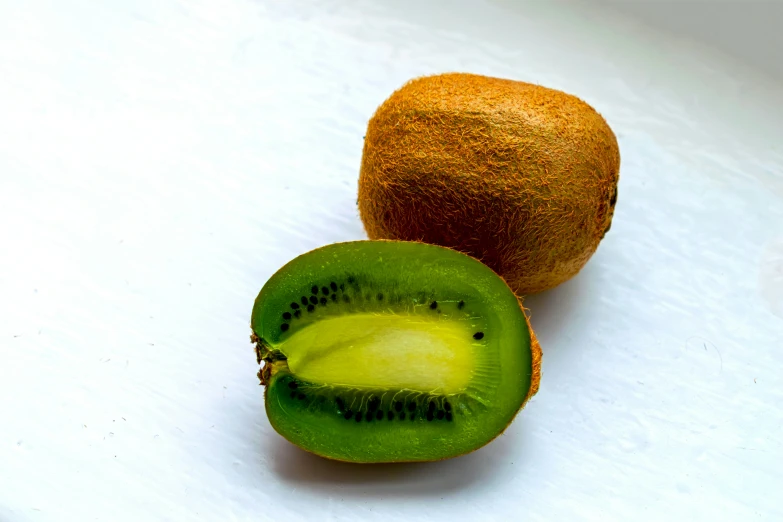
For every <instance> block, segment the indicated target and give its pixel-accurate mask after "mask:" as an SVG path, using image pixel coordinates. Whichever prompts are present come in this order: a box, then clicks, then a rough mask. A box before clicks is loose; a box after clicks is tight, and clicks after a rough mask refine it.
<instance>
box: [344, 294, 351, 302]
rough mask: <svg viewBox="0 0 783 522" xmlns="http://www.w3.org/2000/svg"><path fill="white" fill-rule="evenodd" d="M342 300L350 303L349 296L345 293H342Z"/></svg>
mask: <svg viewBox="0 0 783 522" xmlns="http://www.w3.org/2000/svg"><path fill="white" fill-rule="evenodd" d="M343 302H345V303H350V302H351V298H350V297H348V296H347V295H345V294H343Z"/></svg>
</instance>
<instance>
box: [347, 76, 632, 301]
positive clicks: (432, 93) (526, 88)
mask: <svg viewBox="0 0 783 522" xmlns="http://www.w3.org/2000/svg"><path fill="white" fill-rule="evenodd" d="M619 167H620V153H619V148H618V145H617V140H616V138H615V136H614V133H613V132H612V130H611V129H610V128H609V126H608V125H607V123H606V121H605V120H604V119H603V118H602V117H601V115H599V114H598V113H597V112H596V111H595V110H594V109H593V108H592V107H590V106H589V105H588V104H586V103H585V102H583V101H582V100H580V99H578V98H576V97H574V96H571V95H569V94H566V93H563V92H560V91H556V90H552V89H548V88H545V87H541V86H537V85H532V84H528V83H524V82H517V81H512V80H505V79H499V78H490V77H486V76H479V75H473V74H462V73H450V74H442V75H437V76H429V77H424V78H418V79H415V80H412V81H410V82H408V83H407V84H406V85H404V86H403V87H402V88H401V89H399V90H397V91H396V92H394V93H393V94H392V95H391V96H390V97H389V98H388V99H387V100H386V101H385V102H384V103H383V104H382V105H381V106H380V107H379V108H378V110H377V111H376V113H375V114H374V116H373V117H372V119H371V120H370V123H369V125H368V128H367V134H366V136H365V143H364V150H363V155H362V164H361V172H360V176H359V198H358V204H359V212H360V215H361V218H362V221H363V223H364V227H365V230H366V232H367V235H368V236H369V237H370V239H403V240H410V241H423V242H426V243H433V244H438V245H442V246H446V247H450V248H454V249H456V250H459V251H462V252H464V253H467V254H470V255H472V256H473V257H476V258H478V259H480V260H481V261H483V262H484V263H485V264H487V265H488V266H489V267H491V268H492V269H493V270H495V271H496V272H497V273H499V274H500V275H501V276H503V277H504V279H505V280H506V281H507V282H508V284H509V285H510V286H511V288H512V289H513V290H514V292H515V293H517V294H518V295H524V294H530V293H535V292H540V291H542V290H546V289H548V288H552V287H554V286H556V285H558V284H560V283H562V282H563V281H566V280H567V279H569V278H571V277H573V276H574V275H575V274H576V273H577V272H578V271H579V270H580V269H581V268H582V267H583V266H584V265H585V263H586V262H587V261H588V259H589V258H590V257H591V256H592V254H593V253H594V252H595V250H596V248H597V247H598V243H599V242H600V240H601V239H602V237H603V236H604V234H605V233H606V231H607V230H608V229H609V226H610V224H611V220H612V215H613V212H614V204H615V202H616V200H617V181H618V179H619Z"/></svg>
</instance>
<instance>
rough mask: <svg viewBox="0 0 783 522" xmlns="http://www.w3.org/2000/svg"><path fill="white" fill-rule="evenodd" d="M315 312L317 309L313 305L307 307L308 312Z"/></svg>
mask: <svg viewBox="0 0 783 522" xmlns="http://www.w3.org/2000/svg"><path fill="white" fill-rule="evenodd" d="M313 310H315V307H314V306H313V305H307V311H308V312H312V311H313Z"/></svg>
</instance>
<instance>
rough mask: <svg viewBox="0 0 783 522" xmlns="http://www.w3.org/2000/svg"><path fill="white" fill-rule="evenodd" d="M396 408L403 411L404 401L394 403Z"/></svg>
mask: <svg viewBox="0 0 783 522" xmlns="http://www.w3.org/2000/svg"><path fill="white" fill-rule="evenodd" d="M394 409H395V410H397V411H402V401H397V402H395V403H394Z"/></svg>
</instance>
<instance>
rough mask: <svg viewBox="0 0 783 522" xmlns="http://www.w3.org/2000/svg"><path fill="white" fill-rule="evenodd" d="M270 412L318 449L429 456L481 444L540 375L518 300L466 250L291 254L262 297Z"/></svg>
mask: <svg viewBox="0 0 783 522" xmlns="http://www.w3.org/2000/svg"><path fill="white" fill-rule="evenodd" d="M251 327H252V330H253V335H252V339H253V341H254V342H255V343H256V353H257V357H258V362H259V364H260V363H262V362H263V368H262V369H261V370H260V371H259V377H260V379H261V383H262V384H263V385H265V405H266V412H267V416H268V418H269V422H270V423H271V425H272V427H273V428H274V429H275V430H276V431H277V432H278V433H279V434H280V435H282V436H283V437H285V438H286V439H288V440H289V441H290V442H292V443H294V444H296V445H297V446H299V447H301V448H303V449H305V450H307V451H310V452H312V453H315V454H317V455H321V456H323V457H327V458H331V459H336V460H343V461H350V462H411V461H433V460H440V459H445V458H450V457H455V456H458V455H462V454H464V453H467V452H470V451H473V450H475V449H478V448H480V447H482V446H484V445H485V444H487V443H488V442H490V441H491V440H492V439H494V438H495V437H496V436H497V435H499V434H500V433H501V432H502V431H503V430H504V429H505V428H506V427H507V426H508V425H509V423H510V422H511V421H512V420H513V418H514V416H515V415H516V414H517V412H518V411H519V410H520V409H521V407H522V406H523V404H524V402H525V400H526V399H527V398H528V396H529V395H530V392H531V390H532V386H533V375H532V374H533V370H532V366H533V364H532V352H531V332H530V330H529V329H528V325H527V322H526V319H525V315H524V312H523V311H522V309H521V307H520V304H519V301H518V300H517V297H516V296H515V295H514V293H513V292H512V291H511V290H510V289H509V287H508V286H507V285H506V283H505V282H504V281H503V279H501V278H500V277H498V276H497V275H496V274H495V273H494V272H493V271H492V270H490V269H489V268H488V267H486V266H485V265H483V264H481V263H480V262H479V261H477V260H475V259H473V258H472V257H469V256H467V255H465V254H462V253H459V252H456V251H454V250H450V249H447V248H443V247H439V246H435V245H429V244H424V243H417V242H407V241H356V242H348V243H338V244H334V245H329V246H326V247H323V248H319V249H317V250H313V251H311V252H309V253H306V254H304V255H301V256H299V257H297V258H296V259H294V260H292V261H290V262H289V263H288V264H286V265H285V266H284V267H283V268H281V269H280V270H279V271H278V272H277V273H275V274H274V275H273V276H272V277H271V278H270V279H269V281H268V282H267V283H266V284H265V285H264V287H263V288H262V289H261V292H260V293H259V294H258V297H257V298H256V301H255V305H254V307H253V312H252V319H251Z"/></svg>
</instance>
